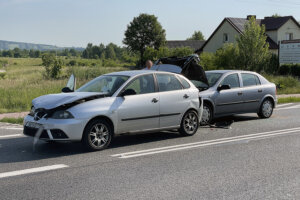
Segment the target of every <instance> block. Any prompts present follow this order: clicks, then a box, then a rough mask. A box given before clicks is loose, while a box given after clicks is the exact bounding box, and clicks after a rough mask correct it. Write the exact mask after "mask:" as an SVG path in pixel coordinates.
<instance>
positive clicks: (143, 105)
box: [117, 74, 159, 133]
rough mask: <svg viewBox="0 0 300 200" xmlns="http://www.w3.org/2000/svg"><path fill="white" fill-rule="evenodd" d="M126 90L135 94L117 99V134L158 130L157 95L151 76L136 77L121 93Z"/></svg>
mask: <svg viewBox="0 0 300 200" xmlns="http://www.w3.org/2000/svg"><path fill="white" fill-rule="evenodd" d="M128 89H130V90H134V91H135V93H136V94H133V95H127V96H124V97H117V98H118V99H117V100H118V104H119V105H120V106H119V108H118V109H117V116H118V130H119V131H118V132H119V133H120V132H134V131H142V130H148V129H155V128H159V95H158V92H157V91H156V87H155V82H154V77H153V74H147V75H141V76H138V77H137V78H135V79H134V80H132V81H131V82H130V83H129V84H128V85H127V86H125V88H124V89H123V90H122V91H126V90H128Z"/></svg>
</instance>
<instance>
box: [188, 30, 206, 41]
mask: <svg viewBox="0 0 300 200" xmlns="http://www.w3.org/2000/svg"><path fill="white" fill-rule="evenodd" d="M187 40H205V39H204V35H203V34H202V32H201V31H195V32H194V33H193V35H192V37H190V38H187Z"/></svg>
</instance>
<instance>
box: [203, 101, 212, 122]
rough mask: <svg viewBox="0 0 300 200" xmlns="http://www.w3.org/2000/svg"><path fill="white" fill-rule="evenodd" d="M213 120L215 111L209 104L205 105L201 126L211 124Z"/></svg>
mask: <svg viewBox="0 0 300 200" xmlns="http://www.w3.org/2000/svg"><path fill="white" fill-rule="evenodd" d="M212 118H213V110H212V108H211V106H210V105H209V104H208V103H204V104H203V112H202V117H201V121H200V125H201V126H205V125H208V124H210V123H211V121H212Z"/></svg>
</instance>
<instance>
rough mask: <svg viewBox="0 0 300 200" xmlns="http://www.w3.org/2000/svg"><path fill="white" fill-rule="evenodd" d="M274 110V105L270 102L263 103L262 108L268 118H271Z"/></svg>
mask: <svg viewBox="0 0 300 200" xmlns="http://www.w3.org/2000/svg"><path fill="white" fill-rule="evenodd" d="M272 110H273V105H272V103H271V102H270V101H265V102H264V103H263V107H262V112H263V115H264V116H266V117H269V116H270V115H271V113H272Z"/></svg>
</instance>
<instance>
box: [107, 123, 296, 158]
mask: <svg viewBox="0 0 300 200" xmlns="http://www.w3.org/2000/svg"><path fill="white" fill-rule="evenodd" d="M299 132H300V127H298V128H291V129H283V130H277V131H269V132H262V133H255V134H249V135H244V136H236V137H228V138H221V139H216V140H208V141H202V142H194V143H187V144H181V145H174V146H167V147H160V148H154V149H146V150H141V151H132V152H127V153H121V154H114V155H111V156H112V157H118V158H132V157H139V156H146V155H152V154H158V153H164V152H171V151H178V150H185V149H191V148H197V147H204V146H211V145H217V144H224V143H230V142H236V141H242V140H253V139H257V138H262V139H264V138H267V137H272V136H276V135H282V134H288V133H299Z"/></svg>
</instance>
